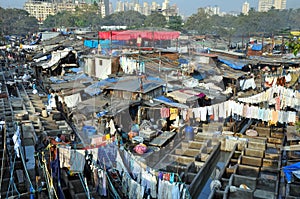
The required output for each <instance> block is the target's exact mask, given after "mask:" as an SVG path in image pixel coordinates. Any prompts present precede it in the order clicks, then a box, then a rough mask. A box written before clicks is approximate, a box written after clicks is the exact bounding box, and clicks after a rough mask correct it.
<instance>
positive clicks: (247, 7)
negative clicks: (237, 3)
mask: <svg viewBox="0 0 300 199" xmlns="http://www.w3.org/2000/svg"><path fill="white" fill-rule="evenodd" d="M249 10H250V4H249V3H248V2H247V1H246V2H245V3H244V4H243V7H242V13H243V14H244V15H248V13H249Z"/></svg>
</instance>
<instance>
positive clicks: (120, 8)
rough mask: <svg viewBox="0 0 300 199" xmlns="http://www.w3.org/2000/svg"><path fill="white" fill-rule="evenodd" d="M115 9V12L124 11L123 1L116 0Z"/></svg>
mask: <svg viewBox="0 0 300 199" xmlns="http://www.w3.org/2000/svg"><path fill="white" fill-rule="evenodd" d="M115 11H116V12H124V11H125V3H124V2H123V1H120V0H118V1H117V4H116V10H115Z"/></svg>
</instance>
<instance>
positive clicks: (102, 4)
mask: <svg viewBox="0 0 300 199" xmlns="http://www.w3.org/2000/svg"><path fill="white" fill-rule="evenodd" d="M98 5H99V9H100V13H101V16H102V17H105V16H108V15H109V0H100V1H99V4H98Z"/></svg>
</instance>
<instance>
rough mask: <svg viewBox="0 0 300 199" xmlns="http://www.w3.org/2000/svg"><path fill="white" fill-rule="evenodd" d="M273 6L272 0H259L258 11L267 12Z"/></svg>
mask: <svg viewBox="0 0 300 199" xmlns="http://www.w3.org/2000/svg"><path fill="white" fill-rule="evenodd" d="M272 6H273V0H259V1H258V12H267V11H268V10H270V9H271V8H272Z"/></svg>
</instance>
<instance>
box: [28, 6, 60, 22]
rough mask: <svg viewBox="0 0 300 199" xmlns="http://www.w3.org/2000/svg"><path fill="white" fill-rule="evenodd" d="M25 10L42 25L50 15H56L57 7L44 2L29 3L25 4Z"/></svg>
mask: <svg viewBox="0 0 300 199" xmlns="http://www.w3.org/2000/svg"><path fill="white" fill-rule="evenodd" d="M24 10H26V11H27V12H28V13H29V15H30V16H34V17H35V18H36V19H37V20H38V21H39V23H42V22H43V21H44V20H45V19H46V18H47V17H48V16H49V15H54V14H55V13H56V7H55V6H54V4H53V3H49V2H43V1H31V0H30V1H28V2H25V4H24Z"/></svg>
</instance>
